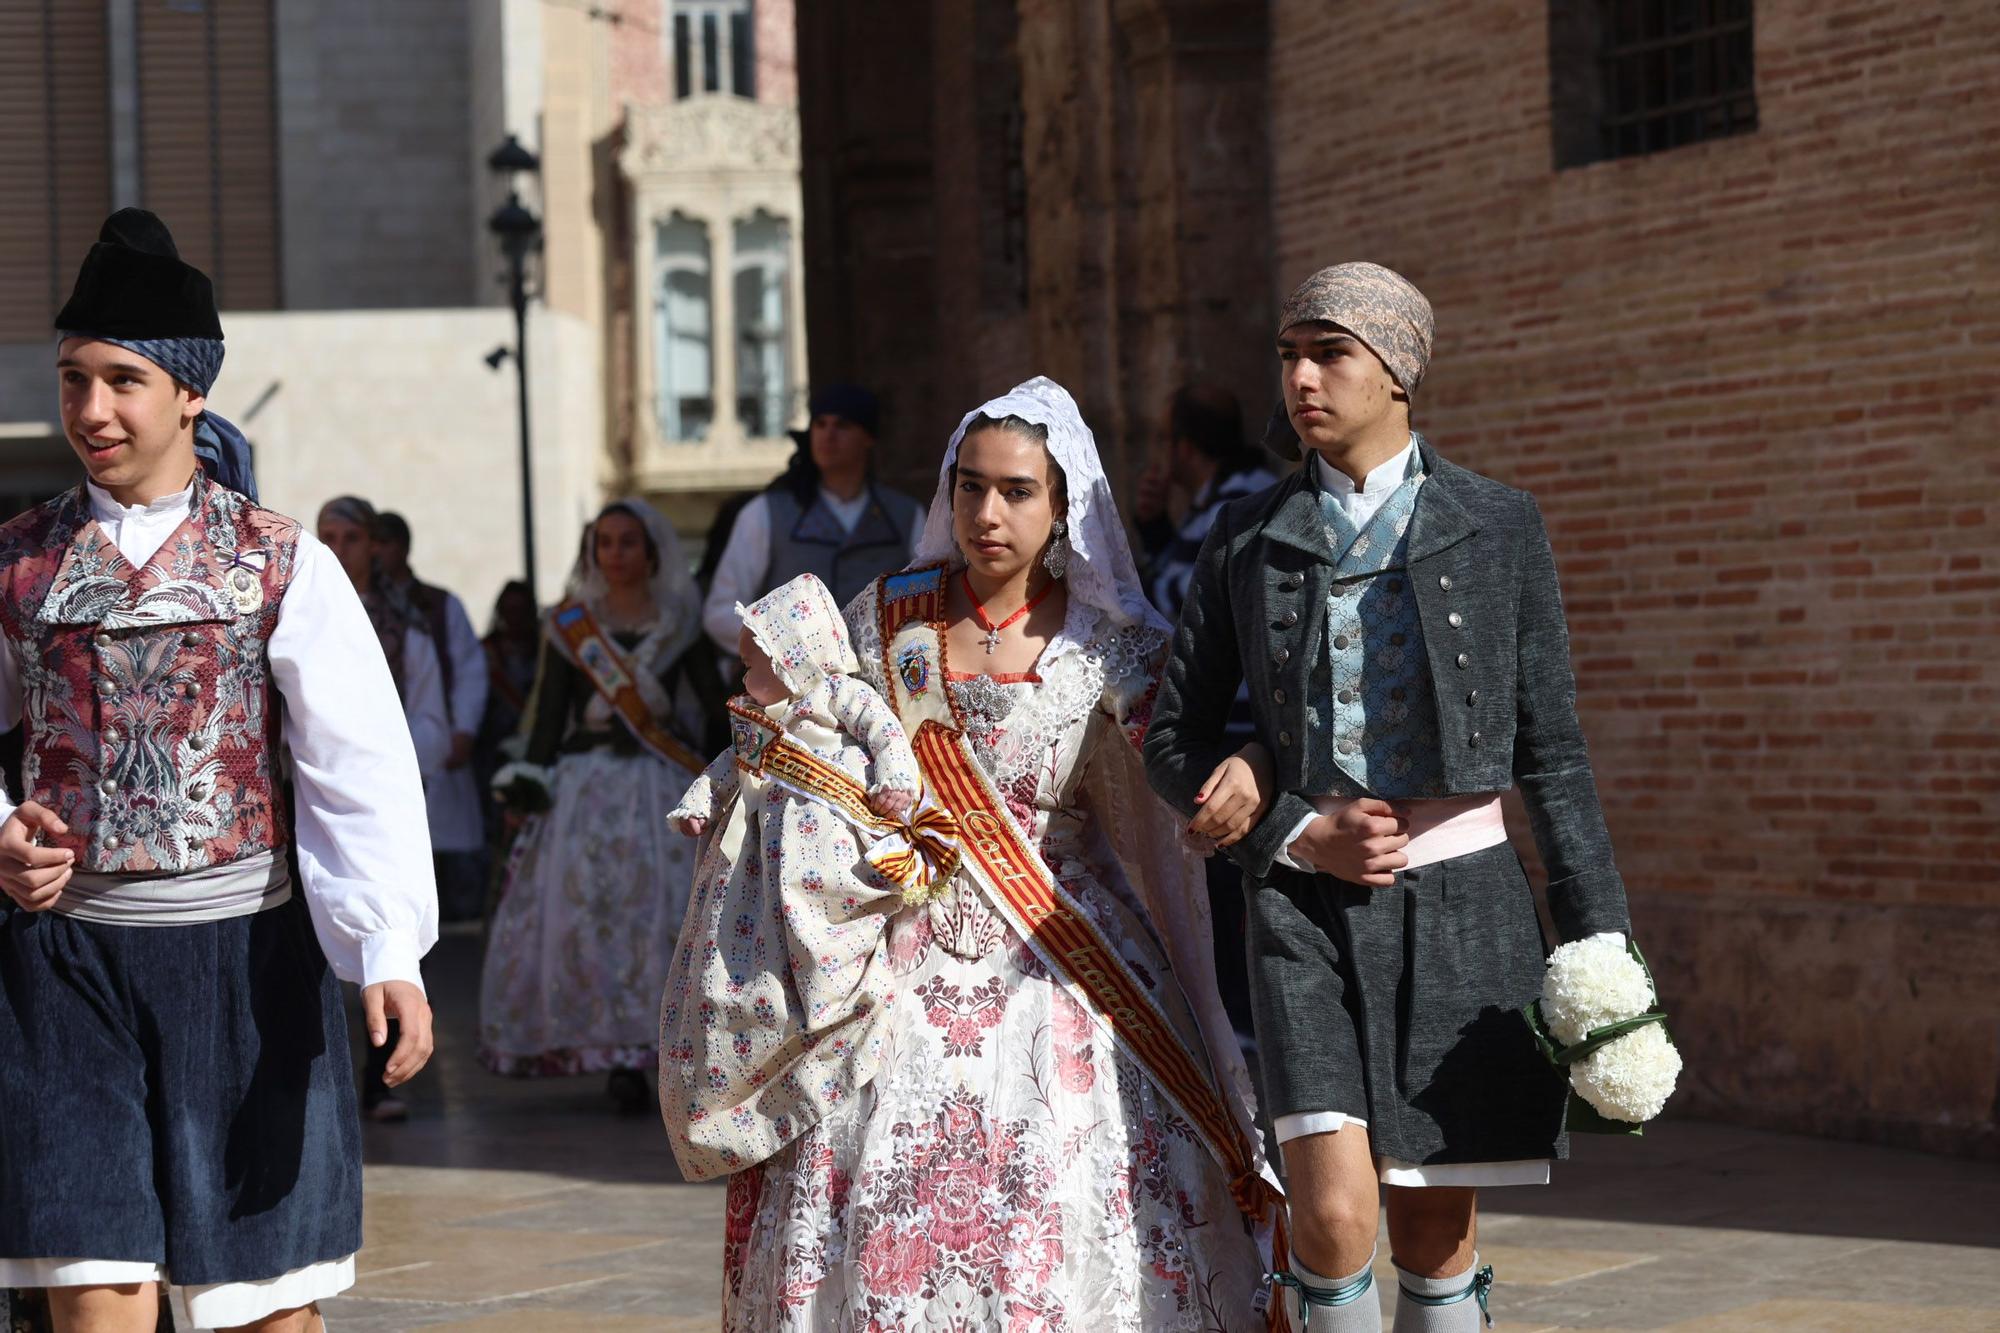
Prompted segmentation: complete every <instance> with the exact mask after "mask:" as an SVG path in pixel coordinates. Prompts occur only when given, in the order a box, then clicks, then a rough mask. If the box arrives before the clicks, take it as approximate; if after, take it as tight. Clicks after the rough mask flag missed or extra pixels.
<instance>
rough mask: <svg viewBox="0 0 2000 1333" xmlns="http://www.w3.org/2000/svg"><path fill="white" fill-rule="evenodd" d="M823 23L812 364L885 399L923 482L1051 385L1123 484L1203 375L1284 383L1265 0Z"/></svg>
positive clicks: (803, 85)
mask: <svg viewBox="0 0 2000 1333" xmlns="http://www.w3.org/2000/svg"><path fill="white" fill-rule="evenodd" d="M798 34H799V41H798V49H799V52H800V57H801V59H800V66H799V98H800V122H801V132H802V136H803V140H802V146H803V156H804V162H805V168H804V171H805V182H804V184H805V192H806V252H805V263H806V291H807V301H808V315H807V328H808V333H809V346H810V352H811V356H812V360H813V365H814V369H815V373H816V374H817V375H819V376H820V377H822V378H833V379H851V380H856V381H859V382H861V383H865V384H868V385H870V386H872V387H874V388H876V389H877V390H878V392H880V393H881V395H882V398H883V408H884V417H885V420H884V425H883V432H884V440H883V444H884V457H883V466H884V469H885V471H887V472H889V473H891V474H893V475H894V476H895V477H896V479H897V480H899V481H900V482H902V483H904V484H906V485H907V486H908V487H909V488H910V489H911V490H912V491H914V492H915V493H916V494H919V495H928V494H929V493H930V490H931V486H932V484H933V481H934V477H935V471H934V470H935V466H936V458H937V454H938V451H939V449H940V448H941V447H942V444H943V442H944V440H945V439H946V438H947V437H948V436H949V435H950V433H951V430H952V428H953V427H954V426H956V425H957V423H958V419H959V417H960V415H961V414H962V413H964V412H965V411H966V410H967V409H968V408H970V407H973V406H976V405H977V404H978V403H979V402H980V401H982V400H983V399H985V398H987V397H990V396H992V395H993V394H996V393H999V392H1002V391H1004V390H1005V389H1007V388H1008V387H1010V386H1011V385H1012V384H1014V383H1016V382H1017V381H1019V380H1021V379H1023V378H1025V377H1026V376H1028V375H1031V374H1037V373H1041V374H1048V375H1051V376H1054V377H1055V378H1057V379H1059V380H1061V381H1062V382H1063V383H1064V384H1065V385H1067V386H1068V387H1069V388H1070V389H1071V391H1072V392H1074V393H1075V395H1076V398H1077V401H1078V402H1079V403H1080V404H1081V405H1082V407H1083V409H1084V412H1085V415H1086V417H1087V418H1088V419H1089V421H1090V422H1091V425H1092V427H1093V429H1094V430H1095V431H1096V433H1097V436H1098V440H1099V443H1100V445H1101V446H1102V447H1103V449H1104V451H1105V454H1106V456H1107V458H1108V459H1110V460H1111V461H1112V462H1113V465H1114V468H1115V469H1119V470H1123V469H1127V468H1130V469H1133V470H1136V469H1137V467H1139V466H1141V465H1142V463H1143V457H1142V455H1143V454H1144V452H1145V451H1146V450H1147V449H1149V448H1150V447H1151V445H1152V442H1153V435H1154V427H1155V423H1156V422H1157V421H1158V419H1159V417H1160V414H1161V408H1162V406H1163V404H1164V402H1165V400H1166V397H1167V395H1168V394H1169V393H1170V392H1171V391H1172V389H1173V387H1174V386H1175V385H1176V384H1177V383H1178V382H1179V381H1180V380H1182V379H1183V378H1188V377H1195V378H1201V379H1209V380H1216V381H1219V382H1222V383H1227V384H1232V385H1237V386H1242V387H1243V388H1244V389H1245V391H1246V392H1247V391H1248V389H1249V388H1251V387H1256V388H1258V389H1260V390H1261V388H1262V386H1264V385H1266V384H1267V383H1268V382H1269V376H1268V375H1267V374H1266V373H1265V368H1264V364H1263V363H1264V359H1265V358H1264V348H1265V347H1266V345H1267V344H1268V342H1269V338H1270V331H1269V329H1268V328H1266V327H1265V325H1266V324H1267V323H1268V322H1269V318H1270V314H1271V311H1272V310H1273V309H1274V308H1275V307H1274V306H1273V304H1272V301H1271V295H1270V285H1271V284H1270V259H1269V252H1270V246H1271V240H1270V216H1269V204H1268V201H1269V197H1270V183H1269V178H1268V161H1269V152H1268V144H1267V141H1266V139H1265V136H1264V135H1263V134H1262V133H1261V132H1257V131H1256V127H1258V126H1261V125H1262V124H1264V122H1265V121H1266V119H1267V117H1268V114H1269V113H1268V102H1267V97H1266V93H1265V89H1264V85H1263V76H1264V66H1265V58H1266V51H1267V47H1268V37H1267V32H1266V18H1265V15H1264V12H1263V7H1262V6H1261V5H1245V4H1241V3H1219V2H1216V0H1210V2H1209V3H1169V2H1167V0H1118V2H1117V3H1106V2H1105V0H1092V2H1091V3H1084V4H1077V3H1073V2H1072V0H1018V4H1017V3H1016V0H941V2H940V3H937V4H930V5H913V6H907V7H905V8H903V9H902V10H900V11H899V13H898V15H897V22H896V23H895V24H893V25H886V26H885V25H884V24H882V23H881V22H880V21H879V15H878V14H877V13H876V12H875V11H873V10H870V9H869V8H868V7H865V6H854V5H843V4H840V3H837V0H804V2H803V3H801V4H800V5H799V8H798Z"/></svg>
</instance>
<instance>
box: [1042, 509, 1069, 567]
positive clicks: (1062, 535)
mask: <svg viewBox="0 0 2000 1333" xmlns="http://www.w3.org/2000/svg"><path fill="white" fill-rule="evenodd" d="M1068 532H1069V527H1068V525H1067V524H1065V523H1064V522H1063V521H1062V520H1061V519H1057V520H1056V521H1055V522H1054V523H1052V524H1051V525H1050V526H1049V544H1048V548H1047V549H1046V550H1044V551H1043V552H1042V565H1043V567H1044V568H1046V569H1047V570H1048V571H1049V577H1050V578H1052V579H1059V578H1061V577H1062V576H1063V575H1064V574H1066V573H1068V572H1069V542H1068V541H1067V540H1066V534H1067V533H1068Z"/></svg>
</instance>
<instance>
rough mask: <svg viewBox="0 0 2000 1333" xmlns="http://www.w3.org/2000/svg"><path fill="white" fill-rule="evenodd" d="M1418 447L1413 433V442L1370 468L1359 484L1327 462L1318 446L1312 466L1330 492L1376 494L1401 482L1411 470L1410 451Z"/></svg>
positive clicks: (1321, 483) (1389, 489) (1321, 482)
mask: <svg viewBox="0 0 2000 1333" xmlns="http://www.w3.org/2000/svg"><path fill="white" fill-rule="evenodd" d="M1416 447H1417V437H1416V436H1414V435H1412V436H1411V437H1410V442H1409V443H1408V444H1406V445H1404V446H1403V447H1402V448H1401V449H1400V450H1398V451H1397V453H1396V456H1395V457H1394V458H1391V459H1389V460H1388V461H1386V462H1384V463H1381V464H1379V465H1378V466H1376V467H1372V468H1370V469H1369V470H1368V475H1367V476H1366V477H1365V478H1363V479H1362V483H1361V485H1359V486H1356V485H1355V484H1354V478H1352V477H1350V476H1348V475H1347V474H1346V473H1345V472H1342V471H1341V470H1340V469H1339V468H1337V467H1335V466H1334V465H1333V464H1331V463H1329V462H1327V461H1326V455H1325V454H1322V453H1320V452H1318V451H1317V450H1315V451H1314V452H1313V466H1314V467H1315V468H1316V469H1317V476H1318V477H1319V484H1320V485H1321V486H1323V487H1325V488H1326V491H1327V493H1328V494H1329V495H1334V496H1341V497H1345V496H1349V495H1365V496H1368V497H1370V498H1373V497H1374V496H1376V495H1379V494H1381V493H1383V492H1385V491H1393V490H1395V489H1396V487H1398V486H1400V485H1402V483H1403V477H1404V474H1406V473H1407V472H1409V470H1410V455H1411V454H1412V453H1414V452H1415V451H1416Z"/></svg>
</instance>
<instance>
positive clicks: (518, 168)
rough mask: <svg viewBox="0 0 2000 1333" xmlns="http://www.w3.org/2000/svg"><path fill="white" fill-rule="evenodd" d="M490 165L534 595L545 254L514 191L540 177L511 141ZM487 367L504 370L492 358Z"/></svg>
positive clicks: (491, 221) (538, 226) (536, 222)
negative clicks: (535, 288) (536, 350)
mask: <svg viewBox="0 0 2000 1333" xmlns="http://www.w3.org/2000/svg"><path fill="white" fill-rule="evenodd" d="M486 165H487V166H488V167H489V168H491V169H492V170H493V172H494V173H495V174H496V175H500V176H504V177H506V178H507V182H508V190H507V202H506V203H504V204H502V205H500V207H498V208H496V209H494V210H493V216H491V217H489V218H488V219H486V228H487V230H488V231H490V232H492V233H493V234H494V236H496V237H498V238H499V241H500V252H501V254H503V255H504V256H506V259H507V272H506V275H505V280H506V283H507V296H508V299H509V300H510V301H511V302H512V303H513V306H514V379H515V384H516V389H517V392H518V396H519V400H520V413H521V556H522V559H523V560H524V561H525V562H526V576H527V580H528V592H529V594H530V595H531V596H532V595H533V594H534V591H535V490H534V486H535V483H534V469H533V466H532V464H531V457H532V455H531V454H530V451H529V446H528V438H529V436H528V256H529V255H531V254H533V253H535V252H536V251H538V250H539V249H540V248H541V244H542V221H541V219H540V218H538V217H536V216H535V215H534V214H533V213H531V212H529V211H528V208H527V206H526V205H524V204H523V203H522V202H521V194H520V191H519V190H517V189H515V188H513V180H514V177H515V175H516V174H517V173H519V172H523V171H537V170H539V169H540V168H541V162H540V161H539V160H538V159H537V158H536V157H535V155H534V154H533V153H531V152H529V151H528V150H527V149H526V148H524V147H522V146H521V141H520V140H519V139H517V138H515V137H514V136H513V135H511V134H510V135H508V136H507V141H506V142H505V143H503V144H501V145H500V146H499V147H498V148H496V149H494V150H493V152H492V154H491V155H490V156H489V157H488V158H487V159H486ZM487 360H488V364H489V365H492V366H493V368H494V369H495V370H498V369H499V368H500V367H499V365H498V364H497V362H496V361H495V359H494V358H491V357H489V358H488V359H487Z"/></svg>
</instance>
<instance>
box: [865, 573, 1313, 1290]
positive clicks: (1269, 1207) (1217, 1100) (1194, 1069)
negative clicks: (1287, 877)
mask: <svg viewBox="0 0 2000 1333" xmlns="http://www.w3.org/2000/svg"><path fill="white" fill-rule="evenodd" d="M944 586H945V585H944V579H943V569H942V567H941V566H934V567H932V568H930V569H922V570H913V571H910V572H907V573H903V574H892V575H889V576H887V577H885V578H884V579H883V580H882V582H881V584H880V593H881V607H880V613H881V626H882V651H883V658H884V667H885V670H886V675H887V677H888V681H889V688H890V693H891V694H892V696H893V703H894V704H895V708H896V712H897V715H898V716H899V717H900V718H901V719H902V720H903V725H904V728H905V729H906V730H908V731H909V732H910V736H911V745H912V748H914V749H915V750H916V754H917V763H918V765H919V766H920V767H921V768H922V769H923V773H924V777H925V780H926V781H927V782H928V783H929V784H930V787H931V789H932V791H933V792H935V793H936V796H937V800H938V802H939V803H940V804H941V805H943V806H944V807H945V809H947V810H949V811H951V813H952V814H953V815H954V816H956V818H957V821H958V826H959V831H960V837H959V845H960V848H961V850H962V852H963V854H964V864H965V868H966V869H967V870H968V871H969V872H970V873H971V875H972V877H973V878H974V879H975V880H976V881H977V882H978V884H979V887H980V889H981V890H982V891H983V892H984V894H985V895H986V897H987V899H988V900H989V901H990V902H991V903H992V904H993V906H994V908H995V910H997V911H999V912H1000V914H1001V915H1002V916H1003V917H1005V918H1006V919H1007V921H1008V923H1009V924H1010V925H1011V926H1012V927H1013V928H1014V930H1015V931H1016V933H1018V934H1019V935H1020V936H1021V937H1022V938H1023V939H1024V940H1026V941H1027V942H1028V944H1029V946H1030V947H1031V948H1033V949H1034V951H1035V953H1036V955H1037V956H1038V957H1039V958H1040V959H1041V960H1042V962H1043V963H1044V964H1046V965H1047V966H1048V967H1049V969H1050V970H1051V971H1052V972H1053V973H1054V974H1055V975H1056V976H1058V977H1061V978H1062V979H1063V980H1064V981H1065V982H1067V983H1069V985H1070V986H1071V987H1072V988H1073V989H1074V990H1075V991H1077V992H1079V993H1080V994H1081V995H1082V996H1083V997H1084V998H1085V999H1086V1000H1087V1001H1088V1002H1089V1004H1090V1006H1091V1008H1092V1009H1093V1010H1094V1012H1095V1013H1096V1014H1097V1015H1098V1016H1099V1018H1100V1019H1102V1020H1103V1022H1104V1023H1105V1024H1106V1025H1107V1026H1108V1027H1109V1029H1110V1031H1111V1033H1112V1036H1113V1038H1114V1039H1115V1040H1116V1042H1117V1043H1118V1045H1119V1046H1120V1047H1121V1048H1122V1049H1123V1050H1124V1051H1125V1052H1126V1053H1127V1054H1128V1055H1129V1056H1130V1057H1131V1058H1132V1059H1133V1060H1134V1061H1136V1062H1137V1063H1138V1065H1139V1067H1140V1069H1142V1070H1143V1071H1144V1072H1145V1074H1146V1076H1147V1078H1148V1079H1149V1080H1150V1081H1151V1082H1152V1084H1153V1086H1154V1087H1155V1088H1157V1089H1158V1090H1159V1092H1160V1093H1161V1095H1163V1096H1164V1097H1166V1098H1167V1100H1168V1101H1169V1102H1170V1103H1171V1104H1172V1105H1173V1107H1174V1108H1175V1109H1176V1110H1177V1111H1179V1112H1180V1113H1181V1115H1182V1117H1183V1118H1185V1119H1186V1120H1187V1121H1188V1122H1189V1123H1190V1124H1191V1125H1192V1126H1193V1127H1194V1128H1195V1131H1196V1132H1197V1133H1198V1134H1199V1135H1200V1137H1201V1140H1202V1143H1203V1144H1204V1145H1205V1146H1206V1147H1207V1149H1208V1151H1209V1153H1210V1154H1211V1155H1212V1156H1213V1157H1214V1158H1215V1160H1216V1162H1217V1163H1218V1164H1219V1165H1220V1166H1221V1167H1222V1169H1223V1171H1224V1172H1226V1173H1227V1175H1228V1177H1229V1188H1230V1193H1231V1194H1232V1195H1233V1196H1234V1197H1235V1200H1236V1206H1237V1207H1238V1208H1239V1209H1240V1210H1241V1211H1242V1213H1243V1215H1244V1217H1246V1218H1248V1219H1249V1221H1250V1222H1251V1224H1252V1225H1253V1227H1255V1228H1256V1229H1257V1231H1258V1232H1259V1233H1260V1235H1262V1236H1267V1237H1268V1238H1269V1240H1270V1243H1271V1244H1272V1246H1273V1248H1274V1251H1275V1253H1274V1255H1273V1262H1274V1265H1275V1267H1276V1268H1277V1269H1278V1270H1279V1271H1282V1270H1283V1268H1284V1265H1285V1262H1286V1261H1285V1257H1284V1249H1285V1238H1284V1196H1283V1194H1281V1193H1280V1192H1279V1190H1278V1188H1277V1186H1276V1185H1274V1184H1272V1183H1271V1181H1270V1180H1268V1179H1267V1178H1266V1177H1265V1176H1264V1175H1263V1174H1262V1172H1261V1171H1260V1170H1259V1168H1258V1164H1257V1154H1256V1151H1255V1149H1254V1147H1253V1145H1252V1143H1251V1140H1250V1137H1249V1132H1248V1131H1247V1130H1246V1128H1245V1126H1244V1124H1243V1122H1242V1121H1241V1120H1239V1119H1238V1118H1237V1116H1236V1115H1235V1114H1234V1113H1233V1112H1232V1111H1231V1109H1230V1107H1229V1105H1228V1104H1227V1102H1225V1101H1224V1099H1223V1095H1222V1093H1221V1091H1220V1090H1219V1089H1218V1087H1217V1080H1216V1078H1215V1076H1214V1074H1213V1073H1212V1072H1210V1070H1209V1069H1208V1061H1207V1059H1206V1058H1205V1056H1204V1055H1202V1054H1200V1053H1199V1052H1200V1045H1199V1038H1198V1037H1196V1038H1193V1039H1190V1038H1189V1037H1187V1036H1184V1035H1183V1034H1182V1033H1181V1032H1180V1031H1179V1030H1178V1029H1177V1027H1176V1025H1175V1024H1174V1022H1173V1021H1172V1019H1170V1018H1169V1017H1168V1015H1167V1014H1166V1013H1165V1012H1164V1011H1163V1010H1162V1009H1161V1008H1160V1006H1159V1005H1158V1004H1157V1003H1155V1001H1154V1000H1153V998H1152V996H1151V995H1149V994H1148V993H1147V991H1146V989H1145V987H1144V986H1143V985H1142V984H1141V983H1140V982H1139V980H1138V978H1137V977H1136V976H1134V975H1133V973H1132V970H1131V968H1130V967H1129V966H1128V965H1127V963H1126V962H1125V960H1124V959H1123V958H1122V957H1120V956H1119V953H1118V951H1117V950H1116V949H1115V948H1113V947H1112V945H1111V942H1110V941H1109V940H1107V939H1106V938H1105V937H1104V935H1103V933H1102V932H1101V931H1100V930H1099V929H1098V927H1097V926H1096V924H1095V923H1093V922H1092V921H1091V920H1090V918H1089V917H1088V916H1086V915H1085V914H1084V913H1083V911H1082V910H1081V909H1080V908H1079V907H1078V906H1077V904H1076V903H1075V902H1074V901H1072V900H1071V898H1070V897H1069V894H1068V892H1067V891H1066V890H1065V889H1064V888H1063V886H1062V884H1061V883H1060V882H1058V881H1057V880H1056V878H1055V876H1054V875H1053V874H1051V873H1050V871H1049V868H1048V866H1047V864H1046V863H1045V862H1044V861H1043V860H1042V858H1041V857H1040V856H1039V855H1038V854H1037V853H1036V852H1035V850H1034V849H1033V846H1032V845H1031V844H1030V842H1029V840H1028V838H1027V835H1026V834H1025V833H1023V832H1022V830H1021V827H1020V825H1019V824H1018V823H1016V822H1015V819H1014V816H1013V815H1012V813H1011V812H1010V811H1009V810H1008V809H1007V805H1006V802H1005V801H1003V800H1002V799H1001V798H1000V794H999V793H998V792H997V791H996V790H995V789H994V787H993V783H992V779H991V778H989V777H988V776H987V774H986V772H985V770H984V769H982V768H980V766H979V764H978V761H977V760H976V759H974V757H973V755H972V752H971V748H970V744H969V742H968V741H967V739H966V737H965V734H964V731H963V730H962V728H961V727H960V726H959V725H958V718H957V716H956V713H955V705H954V703H953V701H952V700H951V698H950V691H949V690H948V689H947V688H946V687H945V681H946V679H947V675H946V672H947V670H948V666H947V663H946V659H945V636H944ZM1282 1305H1283V1303H1282V1302H1276V1301H1274V1302H1272V1303H1271V1306H1270V1309H1269V1311H1268V1314H1269V1317H1270V1319H1271V1320H1272V1326H1273V1327H1274V1328H1276V1327H1283V1326H1284V1322H1285V1320H1286V1319H1287V1316H1286V1315H1285V1313H1284V1311H1283V1309H1282Z"/></svg>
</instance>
